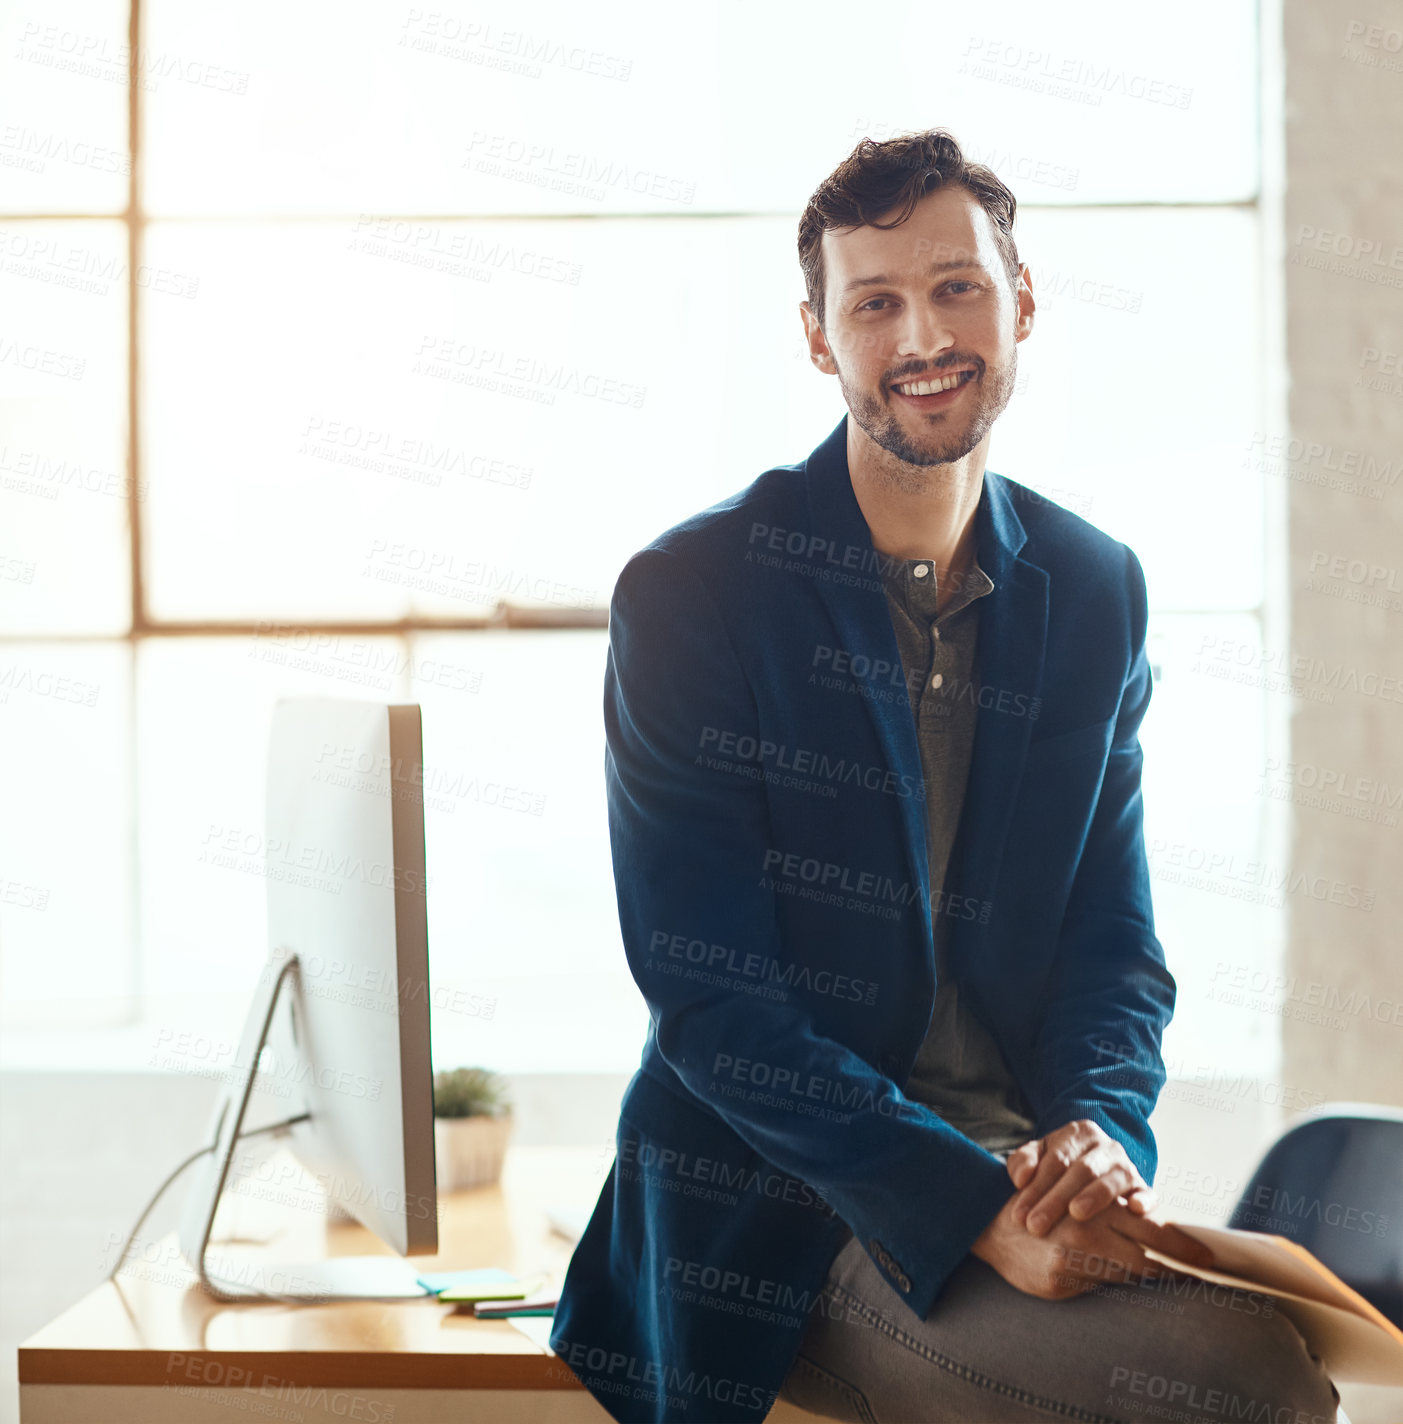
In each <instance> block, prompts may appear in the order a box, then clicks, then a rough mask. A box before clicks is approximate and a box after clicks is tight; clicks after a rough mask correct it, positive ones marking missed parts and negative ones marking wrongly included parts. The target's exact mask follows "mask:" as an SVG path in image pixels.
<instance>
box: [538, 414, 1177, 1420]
mask: <svg viewBox="0 0 1403 1424" xmlns="http://www.w3.org/2000/svg"><path fill="white" fill-rule="evenodd" d="M846 438H847V417H846V416H845V417H844V419H843V421H841V422H840V423H839V424H838V425H837V427H836V428H835V429H834V430H833V432H832V434H830V435H829V436H828V437H827V438H826V439H825V440H824V441H823V443H822V444H821V445H819V446H818V448H817V449H816V450H814V452H813V453H812V454H811V455H810V456H809V458H808V459H807V460H805V461H804V462H803V463H801V464H795V465H786V466H781V467H779V468H776V469H772V470H768V471H766V473H764V474H763V475H761V476H760V477H759V478H758V479H757V480H756V481H755V482H754V483H753V484H751V485H750V486H749V488H747V489H745V490H743V491H742V492H741V493H739V494H737V495H735V496H733V497H732V498H730V499H727V500H723V501H722V502H721V503H720V504H717V505H715V506H713V507H712V508H710V509H707V510H705V511H703V512H702V513H700V514H696V515H694V516H692V517H691V518H689V519H685V520H683V521H682V522H681V523H680V524H678V525H676V526H675V527H673V528H672V529H669V530H668V531H666V532H665V533H663V534H661V535H659V536H658V537H657V538H656V539H655V540H653V542H652V543H651V544H649V545H648V546H647V547H646V548H644V549H642V550H641V551H640V552H639V553H637V554H635V555H634V556H633V558H631V559H630V560H629V562H628V564H627V565H626V567H625V568H624V570H623V572H622V574H621V575H620V576H619V580H618V583H617V585H616V587H615V590H614V595H613V600H612V603H611V606H610V622H609V656H608V662H607V667H606V672H605V681H604V712H605V727H606V734H607V742H608V746H607V751H606V755H605V775H606V781H607V790H608V813H609V833H610V839H611V843H612V848H613V861H614V875H615V881H616V886H617V892H618V904H619V923H620V926H621V928H622V931H623V943H624V949H625V952H626V953H627V956H628V962H629V968H630V970H631V972H632V974H633V977H634V979H635V980H636V981H637V983H638V986H639V988H640V989H641V990H642V992H643V995H644V997H645V999H646V1000H647V1003H648V1008H649V1011H650V1014H651V1024H650V1028H649V1032H648V1037H647V1042H646V1044H645V1046H644V1049H643V1056H642V1062H641V1065H640V1067H639V1069H638V1071H637V1073H635V1074H634V1076H633V1078H632V1080H631V1081H630V1083H629V1086H628V1090H627V1092H626V1093H625V1095H624V1099H623V1104H622V1109H621V1114H620V1119H619V1126H618V1134H617V1144H616V1145H617V1152H616V1158H615V1161H614V1164H613V1167H612V1168H611V1170H610V1173H609V1177H608V1180H607V1182H606V1183H605V1185H604V1188H603V1190H602V1192H601V1194H600V1197H599V1201H598V1203H597V1205H596V1207H595V1210H594V1214H593V1217H592V1219H591V1220H590V1223H589V1226H588V1228H587V1230H586V1231H585V1234H584V1236H583V1238H582V1239H581V1241H580V1243H579V1245H578V1247H577V1249H576V1251H575V1254H574V1257H573V1259H572V1261H571V1264H570V1268H569V1271H568V1273H567V1276H566V1280H565V1285H564V1289H563V1292H562V1297H561V1301H560V1306H559V1309H558V1310H557V1312H556V1315H555V1322H554V1326H553V1330H552V1334H551V1345H552V1347H553V1348H554V1349H555V1351H556V1352H557V1353H558V1354H559V1355H560V1356H561V1357H562V1359H563V1360H564V1361H565V1363H567V1364H568V1365H569V1366H570V1368H571V1369H572V1370H573V1371H574V1372H575V1373H576V1374H577V1375H578V1376H579V1378H580V1379H581V1380H582V1381H583V1383H584V1384H585V1385H586V1387H587V1388H588V1389H589V1390H590V1391H591V1392H592V1393H593V1394H594V1395H595V1397H596V1398H597V1399H598V1400H599V1402H600V1403H601V1404H602V1405H603V1406H604V1408H605V1409H606V1410H608V1411H609V1412H610V1413H611V1414H612V1415H613V1417H614V1418H616V1419H618V1420H621V1421H635V1420H637V1421H661V1420H702V1421H708V1424H710V1421H724V1420H759V1419H762V1418H763V1417H764V1415H765V1413H766V1411H767V1410H768V1409H769V1408H770V1406H771V1405H772V1404H773V1402H774V1399H775V1397H776V1394H777V1392H778V1390H779V1387H780V1383H781V1381H782V1380H783V1378H784V1376H785V1374H786V1372H787V1371H788V1369H789V1366H790V1364H791V1363H792V1361H793V1358H794V1354H795V1351H796V1349H797V1347H798V1343H799V1339H800V1335H801V1333H802V1329H803V1324H804V1317H805V1315H806V1314H807V1312H808V1309H809V1307H810V1306H811V1305H812V1304H813V1302H814V1301H815V1300H816V1298H817V1295H818V1292H819V1289H820V1287H821V1285H822V1283H823V1279H824V1276H825V1273H826V1271H827V1269H828V1266H829V1264H830V1262H831V1261H832V1259H833V1256H834V1255H835V1254H836V1252H837V1251H838V1249H839V1248H840V1246H841V1244H842V1242H843V1241H844V1240H845V1239H846V1231H845V1225H846V1227H848V1228H851V1230H852V1232H853V1233H855V1234H856V1236H857V1237H858V1238H859V1240H860V1241H861V1242H862V1244H863V1246H864V1247H865V1248H866V1249H867V1251H868V1252H869V1253H870V1254H871V1256H872V1258H873V1260H874V1261H875V1262H876V1263H877V1265H878V1266H879V1268H880V1269H881V1270H882V1271H883V1272H884V1274H885V1276H886V1279H887V1280H888V1281H890V1283H891V1284H892V1286H893V1288H894V1290H895V1291H896V1292H897V1294H898V1295H899V1297H900V1298H901V1300H902V1301H904V1302H905V1304H906V1305H907V1306H909V1308H910V1310H911V1311H912V1313H913V1315H915V1316H918V1317H924V1316H925V1314H926V1312H927V1311H928V1310H929V1308H930V1306H931V1304H932V1303H933V1302H934V1301H935V1299H936V1297H937V1296H938V1295H939V1294H940V1291H941V1289H942V1287H943V1286H944V1284H945V1282H946V1280H947V1279H948V1278H949V1276H950V1274H951V1272H952V1271H953V1270H954V1269H955V1267H956V1266H957V1265H958V1264H959V1263H960V1261H961V1260H962V1258H963V1257H964V1256H965V1255H966V1254H967V1252H968V1251H969V1248H970V1245H971V1243H972V1242H973V1241H974V1240H975V1238H976V1237H977V1236H978V1235H979V1234H980V1232H982V1231H983V1229H984V1228H985V1227H986V1226H987V1225H988V1224H989V1222H990V1221H991V1220H992V1219H993V1217H994V1216H995V1215H997V1213H998V1210H999V1208H1000V1207H1001V1206H1002V1205H1003V1203H1004V1202H1005V1200H1006V1199H1007V1198H1008V1197H1009V1196H1010V1195H1012V1193H1013V1186H1012V1183H1011V1182H1010V1181H1009V1178H1008V1174H1007V1171H1006V1169H1005V1167H1004V1165H1003V1163H1002V1162H1001V1161H1000V1160H999V1159H998V1158H997V1157H995V1156H993V1155H992V1154H991V1153H989V1152H987V1151H985V1150H984V1149H983V1148H981V1147H979V1146H977V1145H975V1144H974V1143H973V1142H971V1141H970V1140H969V1139H968V1138H967V1137H965V1136H964V1135H963V1134H961V1133H959V1132H957V1131H955V1130H954V1129H953V1128H951V1127H950V1126H949V1125H947V1124H946V1123H945V1122H944V1121H943V1120H942V1119H941V1118H940V1117H938V1116H936V1114H935V1113H934V1112H933V1111H931V1110H930V1109H929V1108H926V1107H924V1106H922V1105H920V1104H918V1103H915V1102H913V1101H912V1100H910V1099H908V1098H906V1097H905V1096H904V1094H903V1093H902V1085H903V1084H904V1083H905V1082H906V1080H907V1077H908V1075H909V1073H910V1070H911V1067H912V1064H913V1062H914V1061H915V1057H916V1052H917V1049H918V1048H919V1046H920V1044H921V1041H922V1039H923V1037H924V1035H925V1032H926V1028H927V1025H928V1024H929V1022H930V1017H931V1012H932V1008H933V1004H934V996H935V970H934V962H933V953H932V947H931V926H932V917H933V916H934V915H937V914H939V915H947V916H949V921H950V930H951V934H950V938H949V947H950V959H951V972H952V973H953V974H954V975H955V977H956V978H957V980H958V982H959V983H960V985H961V995H962V998H964V999H965V1000H967V1002H968V1003H969V1005H970V1006H971V1008H972V1009H973V1011H974V1012H975V1013H976V1014H977V1015H978V1016H979V1018H980V1019H981V1020H982V1021H983V1022H984V1023H985V1024H986V1025H987V1026H988V1028H989V1030H990V1031H991V1032H992V1034H993V1035H994V1037H995V1039H996V1040H997V1042H998V1043H999V1045H1000V1046H1001V1048H1002V1050H1003V1053H1004V1056H1005V1058H1006V1059H1007V1061H1008V1063H1009V1066H1010V1067H1011V1069H1012V1070H1013V1072H1014V1074H1015V1075H1016V1077H1017V1079H1018V1081H1019V1084H1020V1085H1021V1087H1022V1089H1023V1091H1024V1093H1025V1094H1026V1095H1027V1098H1028V1101H1029V1102H1030V1103H1031V1104H1032V1105H1033V1107H1034V1109H1035V1111H1036V1114H1037V1133H1038V1135H1042V1134H1045V1133H1048V1132H1050V1131H1052V1130H1053V1129H1054V1128H1056V1127H1058V1126H1060V1125H1061V1124H1063V1123H1066V1122H1069V1121H1072V1120H1073V1119H1077V1118H1090V1119H1092V1120H1094V1121H1095V1122H1097V1123H1099V1124H1100V1125H1101V1126H1102V1127H1103V1128H1104V1129H1105V1130H1106V1131H1107V1132H1108V1133H1110V1134H1111V1135H1112V1136H1114V1137H1116V1138H1117V1139H1119V1140H1120V1142H1121V1143H1123V1144H1124V1146H1125V1149H1126V1151H1127V1152H1128V1153H1129V1155H1130V1157H1131V1159H1132V1160H1133V1161H1134V1162H1135V1164H1136V1166H1137V1167H1139V1169H1140V1171H1141V1173H1142V1174H1143V1175H1144V1177H1145V1179H1146V1181H1153V1178H1154V1171H1155V1144H1154V1138H1153V1136H1152V1134H1151V1132H1150V1129H1149V1126H1148V1118H1149V1115H1150V1112H1151V1110H1152V1108H1153V1107H1154V1103H1155V1099H1156V1097H1157V1096H1158V1094H1159V1091H1160V1089H1161V1087H1162V1086H1163V1084H1164V1079H1165V1072H1164V1064H1163V1059H1162V1057H1161V1052H1160V1038H1161V1034H1162V1032H1163V1029H1164V1027H1165V1025H1166V1024H1167V1023H1168V1022H1169V1019H1170V1016H1171V1014H1172V1012H1173V1007H1174V994H1175V987H1174V980H1173V978H1172V977H1171V976H1170V974H1169V972H1168V970H1167V969H1166V967H1165V962H1164V954H1163V951H1162V949H1161V947H1160V944H1159V941H1158V940H1157V939H1156V937H1155V933H1154V921H1153V916H1152V912H1151V906H1150V880H1149V872H1148V866H1147V863H1146V857H1145V848H1144V835H1143V829H1142V814H1141V797H1140V769H1141V752H1140V743H1139V739H1138V736H1137V731H1138V728H1139V726H1140V722H1141V719H1142V718H1143V716H1144V714H1145V708H1146V705H1147V704H1148V702H1149V699H1150V688H1151V676H1150V668H1149V663H1148V661H1147V659H1146V655H1145V626H1146V596H1145V580H1144V574H1143V572H1142V570H1141V567H1140V564H1139V561H1138V560H1137V559H1136V557H1135V555H1134V554H1133V553H1132V552H1131V551H1130V549H1129V548H1127V547H1126V545H1124V544H1122V543H1120V542H1119V541H1118V540H1116V539H1113V538H1111V537H1110V536H1109V535H1107V534H1104V533H1102V532H1101V531H1100V530H1098V529H1096V528H1094V527H1093V526H1092V525H1091V524H1088V523H1087V522H1086V521H1085V520H1083V519H1081V518H1080V517H1078V516H1077V515H1075V514H1073V513H1071V512H1070V511H1069V510H1066V509H1064V508H1062V507H1061V506H1059V505H1057V504H1054V503H1052V502H1050V501H1049V500H1047V499H1044V498H1043V497H1041V496H1039V495H1037V494H1035V493H1034V492H1033V491H1032V490H1030V489H1028V488H1027V487H1025V486H1023V485H1020V484H1018V483H1016V482H1015V481H1013V480H1010V479H1007V478H1005V477H1003V476H1001V475H998V474H995V473H993V472H992V471H986V472H985V475H984V486H983V492H982V495H981V498H980V502H979V506H978V510H977V514H976V530H977V538H978V553H979V561H980V564H981V566H982V567H983V568H984V569H985V571H986V572H987V573H988V574H989V576H990V577H991V578H992V579H993V581H994V584H995V588H994V590H993V592H991V593H990V594H989V595H988V596H987V597H986V598H985V599H984V600H983V602H982V604H981V613H980V631H979V640H978V645H977V649H976V669H975V674H974V676H973V677H972V678H971V680H970V684H969V685H968V686H967V687H963V688H958V689H955V691H956V693H957V694H958V695H961V696H967V697H969V698H970V699H972V700H973V701H974V703H975V704H976V706H977V707H978V714H977V723H976V734H975V742H974V750H973V762H972V764H971V768H970V777H969V784H968V791H967V794H966V798H965V802H964V806H963V810H962V814H961V819H960V822H959V827H958V831H957V836H956V840H955V844H954V848H953V850H952V854H951V859H950V867H949V871H948V873H947V877H946V884H945V885H944V886H943V887H939V888H938V889H937V891H936V893H935V894H934V895H932V893H931V888H930V884H929V871H928V867H927V857H926V845H925V824H924V803H923V799H922V798H923V794H924V793H923V786H922V778H921V762H920V753H919V749H918V747H917V742H916V733H915V727H914V722H913V719H912V715H911V709H910V706H909V703H908V700H907V693H906V687H905V684H904V682H903V680H902V670H901V658H900V653H899V651H898V648H897V643H896V635H895V631H894V629H893V627H892V623H891V618H890V615H889V613H888V610H887V603H886V598H885V595H884V593H883V591H882V583H881V578H880V567H881V559H882V556H881V555H879V554H878V553H876V551H874V549H873V547H872V540H871V536H870V533H869V531H868V528H867V524H866V521H865V520H864V518H863V516H862V511H861V509H860V507H859V506H858V503H857V499H856V496H855V495H854V493H853V489H852V485H851V482H850V479H849V474H848V464H847V453H846ZM948 692H949V690H947V695H948Z"/></svg>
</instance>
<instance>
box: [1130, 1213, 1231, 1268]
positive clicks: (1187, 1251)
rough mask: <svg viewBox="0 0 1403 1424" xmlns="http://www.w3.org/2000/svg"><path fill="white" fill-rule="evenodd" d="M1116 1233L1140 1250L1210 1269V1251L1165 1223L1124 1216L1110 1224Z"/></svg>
mask: <svg viewBox="0 0 1403 1424" xmlns="http://www.w3.org/2000/svg"><path fill="white" fill-rule="evenodd" d="M1111 1224H1112V1226H1113V1227H1114V1229H1115V1230H1116V1231H1119V1232H1120V1233H1121V1234H1122V1235H1123V1236H1126V1237H1128V1238H1129V1239H1131V1240H1133V1241H1138V1242H1139V1243H1140V1244H1141V1245H1142V1246H1153V1247H1154V1249H1155V1250H1156V1251H1162V1252H1163V1253H1164V1254H1165V1255H1166V1256H1173V1257H1174V1258H1175V1259H1176V1260H1179V1261H1184V1262H1186V1263H1187V1264H1188V1265H1190V1266H1211V1265H1212V1264H1213V1261H1214V1256H1213V1250H1212V1248H1211V1247H1209V1246H1206V1245H1205V1244H1204V1243H1203V1242H1202V1241H1199V1240H1197V1239H1196V1238H1195V1237H1192V1236H1190V1235H1189V1234H1188V1232H1187V1231H1181V1230H1180V1229H1179V1228H1178V1227H1177V1226H1171V1225H1170V1224H1169V1223H1168V1222H1167V1221H1155V1220H1153V1219H1152V1218H1150V1217H1148V1216H1132V1215H1130V1213H1129V1212H1126V1213H1124V1214H1123V1215H1122V1216H1120V1217H1119V1218H1117V1219H1116V1220H1115V1221H1114V1222H1112V1223H1111Z"/></svg>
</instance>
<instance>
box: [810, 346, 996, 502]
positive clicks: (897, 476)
mask: <svg viewBox="0 0 1403 1424" xmlns="http://www.w3.org/2000/svg"><path fill="white" fill-rule="evenodd" d="M834 364H835V365H836V361H835V363H834ZM1017 377H1018V350H1017V348H1016V347H1015V348H1014V350H1013V352H1012V354H1011V355H1010V357H1009V359H1008V362H1007V364H1006V365H1003V366H996V367H989V366H982V367H981V369H980V373H979V374H978V375H976V377H975V379H974V381H973V385H974V390H972V391H970V392H969V393H968V394H967V396H966V400H967V401H969V402H970V403H972V406H973V409H972V410H971V411H970V412H969V413H968V415H967V416H966V417H965V423H964V425H963V427H962V428H959V429H950V428H949V427H948V426H947V425H945V424H932V425H928V426H927V427H926V429H925V430H923V431H922V432H921V433H920V434H917V435H912V434H910V433H909V432H908V431H907V430H906V428H905V427H904V426H903V425H902V423H901V418H900V416H899V415H898V414H897V412H896V411H894V410H893V409H892V408H891V405H890V404H889V402H888V401H886V400H884V399H883V398H882V394H881V393H880V392H877V391H869V390H862V389H859V388H858V387H857V386H855V385H851V384H849V382H848V379H847V377H846V375H844V373H843V370H842V368H841V367H839V368H838V385H839V387H840V388H841V390H842V392H843V399H844V400H845V401H846V402H847V405H848V410H849V412H850V413H851V414H852V417H853V419H854V420H855V421H857V423H858V425H859V426H860V427H861V428H862V430H863V431H864V432H865V433H866V435H867V436H868V438H869V439H871V440H872V441H873V442H874V443H875V444H876V445H878V446H879V447H880V448H881V449H883V450H885V451H886V452H887V453H888V454H889V455H891V456H892V457H893V459H892V460H890V461H883V462H882V473H883V474H884V475H885V476H886V478H887V479H888V480H889V481H890V482H891V484H893V485H894V486H896V487H897V488H899V489H902V490H904V491H906V492H908V493H919V492H920V491H922V490H925V489H927V488H928V487H929V484H930V476H929V475H928V474H927V473H926V467H928V466H931V465H952V464H954V463H955V461H956V460H962V459H964V457H965V456H966V455H968V454H969V452H970V451H971V450H973V449H974V447H975V446H976V445H978V444H979V442H980V441H981V440H983V439H984V437H985V436H986V435H987V434H988V433H989V431H990V430H991V429H992V427H993V424H994V422H995V421H996V420H997V419H998V418H999V416H1001V415H1002V414H1003V413H1004V410H1005V409H1006V408H1007V406H1008V403H1009V401H1010V400H1011V399H1012V397H1013V387H1014V382H1015V381H1016V380H1017ZM918 419H920V417H918Z"/></svg>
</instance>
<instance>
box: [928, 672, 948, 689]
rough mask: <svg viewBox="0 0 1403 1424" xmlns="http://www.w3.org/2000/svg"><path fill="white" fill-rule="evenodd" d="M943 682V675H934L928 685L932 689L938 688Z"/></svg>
mask: <svg viewBox="0 0 1403 1424" xmlns="http://www.w3.org/2000/svg"><path fill="white" fill-rule="evenodd" d="M944 681H945V675H944V674H943V673H936V675H935V676H934V677H933V678H931V680H930V685H931V686H932V687H939V686H940V684H941V683H942V682H944Z"/></svg>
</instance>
